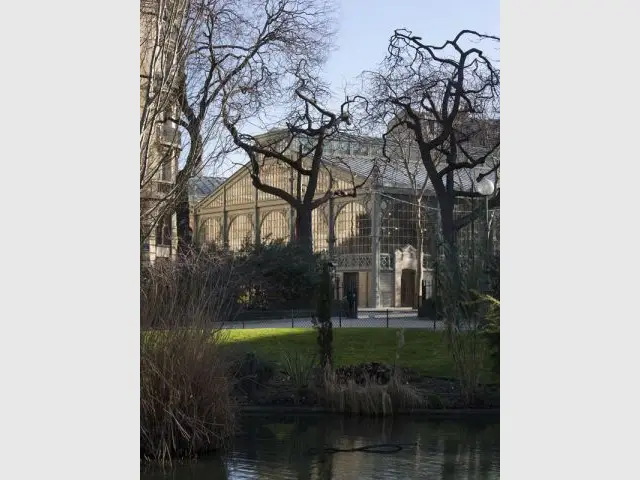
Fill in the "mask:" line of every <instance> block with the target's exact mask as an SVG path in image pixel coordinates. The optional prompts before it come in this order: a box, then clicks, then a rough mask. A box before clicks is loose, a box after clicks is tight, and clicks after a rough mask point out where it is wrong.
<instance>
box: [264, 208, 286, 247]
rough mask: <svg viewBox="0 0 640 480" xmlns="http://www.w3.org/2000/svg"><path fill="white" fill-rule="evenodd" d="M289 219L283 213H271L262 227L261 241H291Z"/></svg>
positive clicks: (265, 218)
mask: <svg viewBox="0 0 640 480" xmlns="http://www.w3.org/2000/svg"><path fill="white" fill-rule="evenodd" d="M289 233H290V232H289V219H288V218H287V217H285V216H284V215H283V214H282V213H281V212H269V213H267V215H266V216H265V217H264V218H263V219H262V223H261V225H260V239H261V240H262V241H263V242H273V241H277V240H283V241H285V242H286V241H288V240H289Z"/></svg>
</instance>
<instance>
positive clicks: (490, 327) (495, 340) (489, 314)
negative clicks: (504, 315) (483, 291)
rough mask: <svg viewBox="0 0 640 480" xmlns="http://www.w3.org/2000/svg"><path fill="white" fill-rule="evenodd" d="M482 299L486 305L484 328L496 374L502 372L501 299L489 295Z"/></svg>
mask: <svg viewBox="0 0 640 480" xmlns="http://www.w3.org/2000/svg"><path fill="white" fill-rule="evenodd" d="M481 299H482V301H483V302H484V304H485V306H486V313H485V315H484V318H485V325H484V328H483V331H484V335H485V338H486V339H487V343H488V344H489V354H490V357H491V370H492V371H493V373H494V374H496V375H499V374H500V300H498V299H496V298H494V297H491V296H489V295H483V296H482V297H481Z"/></svg>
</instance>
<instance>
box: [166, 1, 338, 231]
mask: <svg viewBox="0 0 640 480" xmlns="http://www.w3.org/2000/svg"><path fill="white" fill-rule="evenodd" d="M156 2H160V3H163V4H171V3H172V2H173V3H175V2H178V3H179V2H183V3H186V6H185V7H184V8H182V10H181V13H182V17H181V23H180V25H184V27H182V30H184V32H185V33H184V34H183V35H182V36H180V37H179V38H180V39H181V42H180V43H179V47H176V48H177V49H178V50H179V51H180V52H182V55H180V56H179V58H176V59H175V60H173V64H175V65H177V70H178V72H179V74H176V75H174V77H173V82H172V86H174V88H173V90H172V95H171V96H170V99H171V101H173V102H174V104H175V105H177V110H176V111H175V112H172V113H175V115H167V118H166V119H165V120H166V121H167V122H169V123H170V124H171V125H172V126H173V127H175V130H176V131H180V132H184V133H186V140H185V141H184V142H182V143H183V145H182V147H183V151H182V157H181V165H180V169H179V171H178V172H177V175H176V179H175V183H174V185H173V188H172V189H171V191H170V192H168V193H167V194H166V195H165V198H164V200H165V202H164V205H165V206H166V208H168V209H173V210H176V209H177V211H178V214H179V219H178V236H179V239H181V240H182V241H181V244H184V243H188V242H189V231H188V197H187V184H188V180H189V179H190V178H192V177H193V176H194V175H197V174H198V173H199V172H200V171H201V170H202V169H203V168H204V167H205V166H207V165H210V164H215V163H216V162H217V161H219V160H220V159H222V158H223V157H225V156H226V154H227V153H229V152H230V151H231V150H233V149H235V148H237V147H236V146H235V145H234V143H233V142H232V141H231V139H230V137H229V135H228V132H227V131H226V129H225V128H224V126H223V124H222V122H221V108H222V99H223V96H224V97H225V98H226V99H227V101H229V100H231V101H234V99H235V97H241V99H242V100H241V101H238V102H236V103H237V104H242V105H243V112H242V113H243V115H244V116H245V118H246V117H251V116H252V115H257V114H259V113H260V112H261V111H264V110H265V109H268V108H269V107H270V106H272V105H273V104H274V103H275V102H276V99H278V98H279V97H280V94H279V92H282V91H283V90H284V89H286V88H287V87H288V85H283V81H282V79H283V78H286V76H285V75H284V74H285V72H287V71H291V70H293V69H294V68H295V66H296V65H298V64H299V63H300V61H302V60H304V61H306V62H308V63H309V64H310V65H319V64H321V63H323V62H324V60H325V59H326V55H327V53H328V52H329V50H330V48H329V47H330V42H331V38H332V35H331V33H332V29H331V12H332V8H331V5H332V3H331V0H156ZM165 48H166V47H165ZM171 58H172V59H173V57H171ZM177 136H178V135H177ZM185 217H186V218H185Z"/></svg>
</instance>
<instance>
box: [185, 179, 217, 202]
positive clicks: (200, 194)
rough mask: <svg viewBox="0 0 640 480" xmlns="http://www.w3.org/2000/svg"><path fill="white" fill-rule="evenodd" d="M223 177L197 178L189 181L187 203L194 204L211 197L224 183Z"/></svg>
mask: <svg viewBox="0 0 640 480" xmlns="http://www.w3.org/2000/svg"><path fill="white" fill-rule="evenodd" d="M225 180H226V178H223V177H205V176H197V177H193V178H190V179H189V186H188V192H189V203H191V204H195V203H197V202H199V201H200V200H202V199H203V198H205V197H208V196H209V195H211V194H212V193H213V192H214V191H215V190H217V188H218V187H219V186H220V185H222V184H223V183H224V182H225Z"/></svg>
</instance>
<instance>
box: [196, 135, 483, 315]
mask: <svg viewBox="0 0 640 480" xmlns="http://www.w3.org/2000/svg"><path fill="white" fill-rule="evenodd" d="M290 148H291V151H293V152H295V151H296V148H297V146H296V144H295V141H294V143H293V144H292V145H291V147H290ZM381 149H382V144H381V142H380V140H378V139H374V138H362V137H358V138H356V137H352V136H350V137H347V136H342V137H337V138H335V139H333V140H332V141H331V142H329V144H328V145H327V144H325V153H326V155H327V160H326V161H325V165H326V166H327V168H328V170H330V172H331V173H330V175H331V176H332V177H333V186H334V188H332V190H334V189H335V190H337V191H348V190H349V189H352V187H353V185H354V184H355V185H360V184H361V183H363V185H362V186H361V187H360V188H358V189H357V191H356V195H355V197H348V196H340V195H332V196H331V197H330V198H329V200H328V201H327V202H326V203H324V204H323V205H321V206H320V207H318V208H316V209H315V210H314V211H313V214H312V231H313V249H314V251H316V252H321V253H323V254H325V255H326V256H327V257H328V258H329V259H331V260H332V262H333V263H334V265H336V275H337V283H338V284H339V285H341V286H342V289H343V292H346V291H347V290H349V291H352V290H355V291H356V293H357V297H358V305H359V306H360V307H369V308H382V307H412V306H415V299H416V297H417V290H418V289H419V288H420V285H421V284H422V282H423V281H424V283H425V285H427V286H428V285H431V284H432V279H433V262H431V257H432V253H433V252H434V251H435V245H436V242H437V239H436V238H435V232H436V228H435V224H434V222H437V215H436V214H435V213H436V212H437V207H436V203H435V199H434V197H433V192H432V190H431V189H430V187H429V186H428V185H427V187H426V189H425V190H424V192H425V193H424V196H423V197H422V198H421V200H420V204H418V201H417V195H416V191H415V185H416V184H421V183H420V182H422V183H424V179H425V177H424V175H425V174H424V173H423V172H424V168H422V169H416V174H417V176H418V178H417V182H416V176H415V175H413V174H412V172H411V170H410V169H409V170H407V169H406V168H402V166H401V165H400V164H393V163H389V162H385V163H381V162H380V158H381V153H382V152H381ZM336 158H338V159H339V161H335V160H334V159H336ZM485 168H488V167H485ZM477 173H478V169H476V171H474V172H467V173H466V174H467V175H468V178H469V179H471V178H472V176H473V175H476V176H477ZM327 175H328V174H327ZM458 177H459V178H457V180H456V181H457V186H458V188H470V187H472V185H471V183H470V181H466V180H465V178H464V177H463V176H462V175H459V176H458ZM294 178H295V176H294V174H293V170H292V169H290V168H286V167H284V166H283V165H282V164H273V165H271V166H267V167H265V168H264V169H263V173H262V175H261V179H262V181H263V182H265V183H268V184H270V185H274V186H277V187H279V188H282V189H284V190H286V191H288V192H289V193H291V194H292V195H294V194H295V192H296V189H295V187H294V184H295V181H294ZM494 180H495V178H494ZM327 183H328V182H327V179H326V177H323V176H322V175H321V176H320V178H319V181H318V189H317V191H316V198H318V197H321V196H322V195H324V194H325V192H326V185H327ZM303 191H304V185H303ZM461 211H464V210H461ZM194 214H195V218H194V223H195V225H196V230H197V239H198V241H199V242H200V243H202V244H204V243H215V244H216V245H218V246H222V247H225V248H228V249H230V250H232V251H237V250H239V249H241V248H242V246H243V245H244V244H246V243H254V242H267V241H273V240H281V241H289V240H291V239H292V238H294V235H295V211H294V209H293V208H291V206H290V205H289V204H288V203H286V202H285V201H284V200H282V199H280V198H278V197H276V196H273V195H270V194H267V193H265V192H262V191H259V190H257V189H256V188H254V187H253V185H252V181H251V178H250V176H249V172H248V170H247V169H246V168H241V169H239V170H238V171H237V172H236V173H235V174H233V175H232V176H231V177H230V178H228V179H227V180H226V181H225V182H224V183H222V184H221V185H220V186H219V187H218V188H217V189H216V190H215V191H214V192H213V193H212V194H211V195H209V196H207V197H206V198H204V199H203V200H201V201H200V202H199V203H198V204H197V205H196V207H195V209H194ZM477 230H478V232H477V233H478V234H480V230H481V227H480V226H477ZM428 296H430V295H429V293H428V292H427V297H428Z"/></svg>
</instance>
